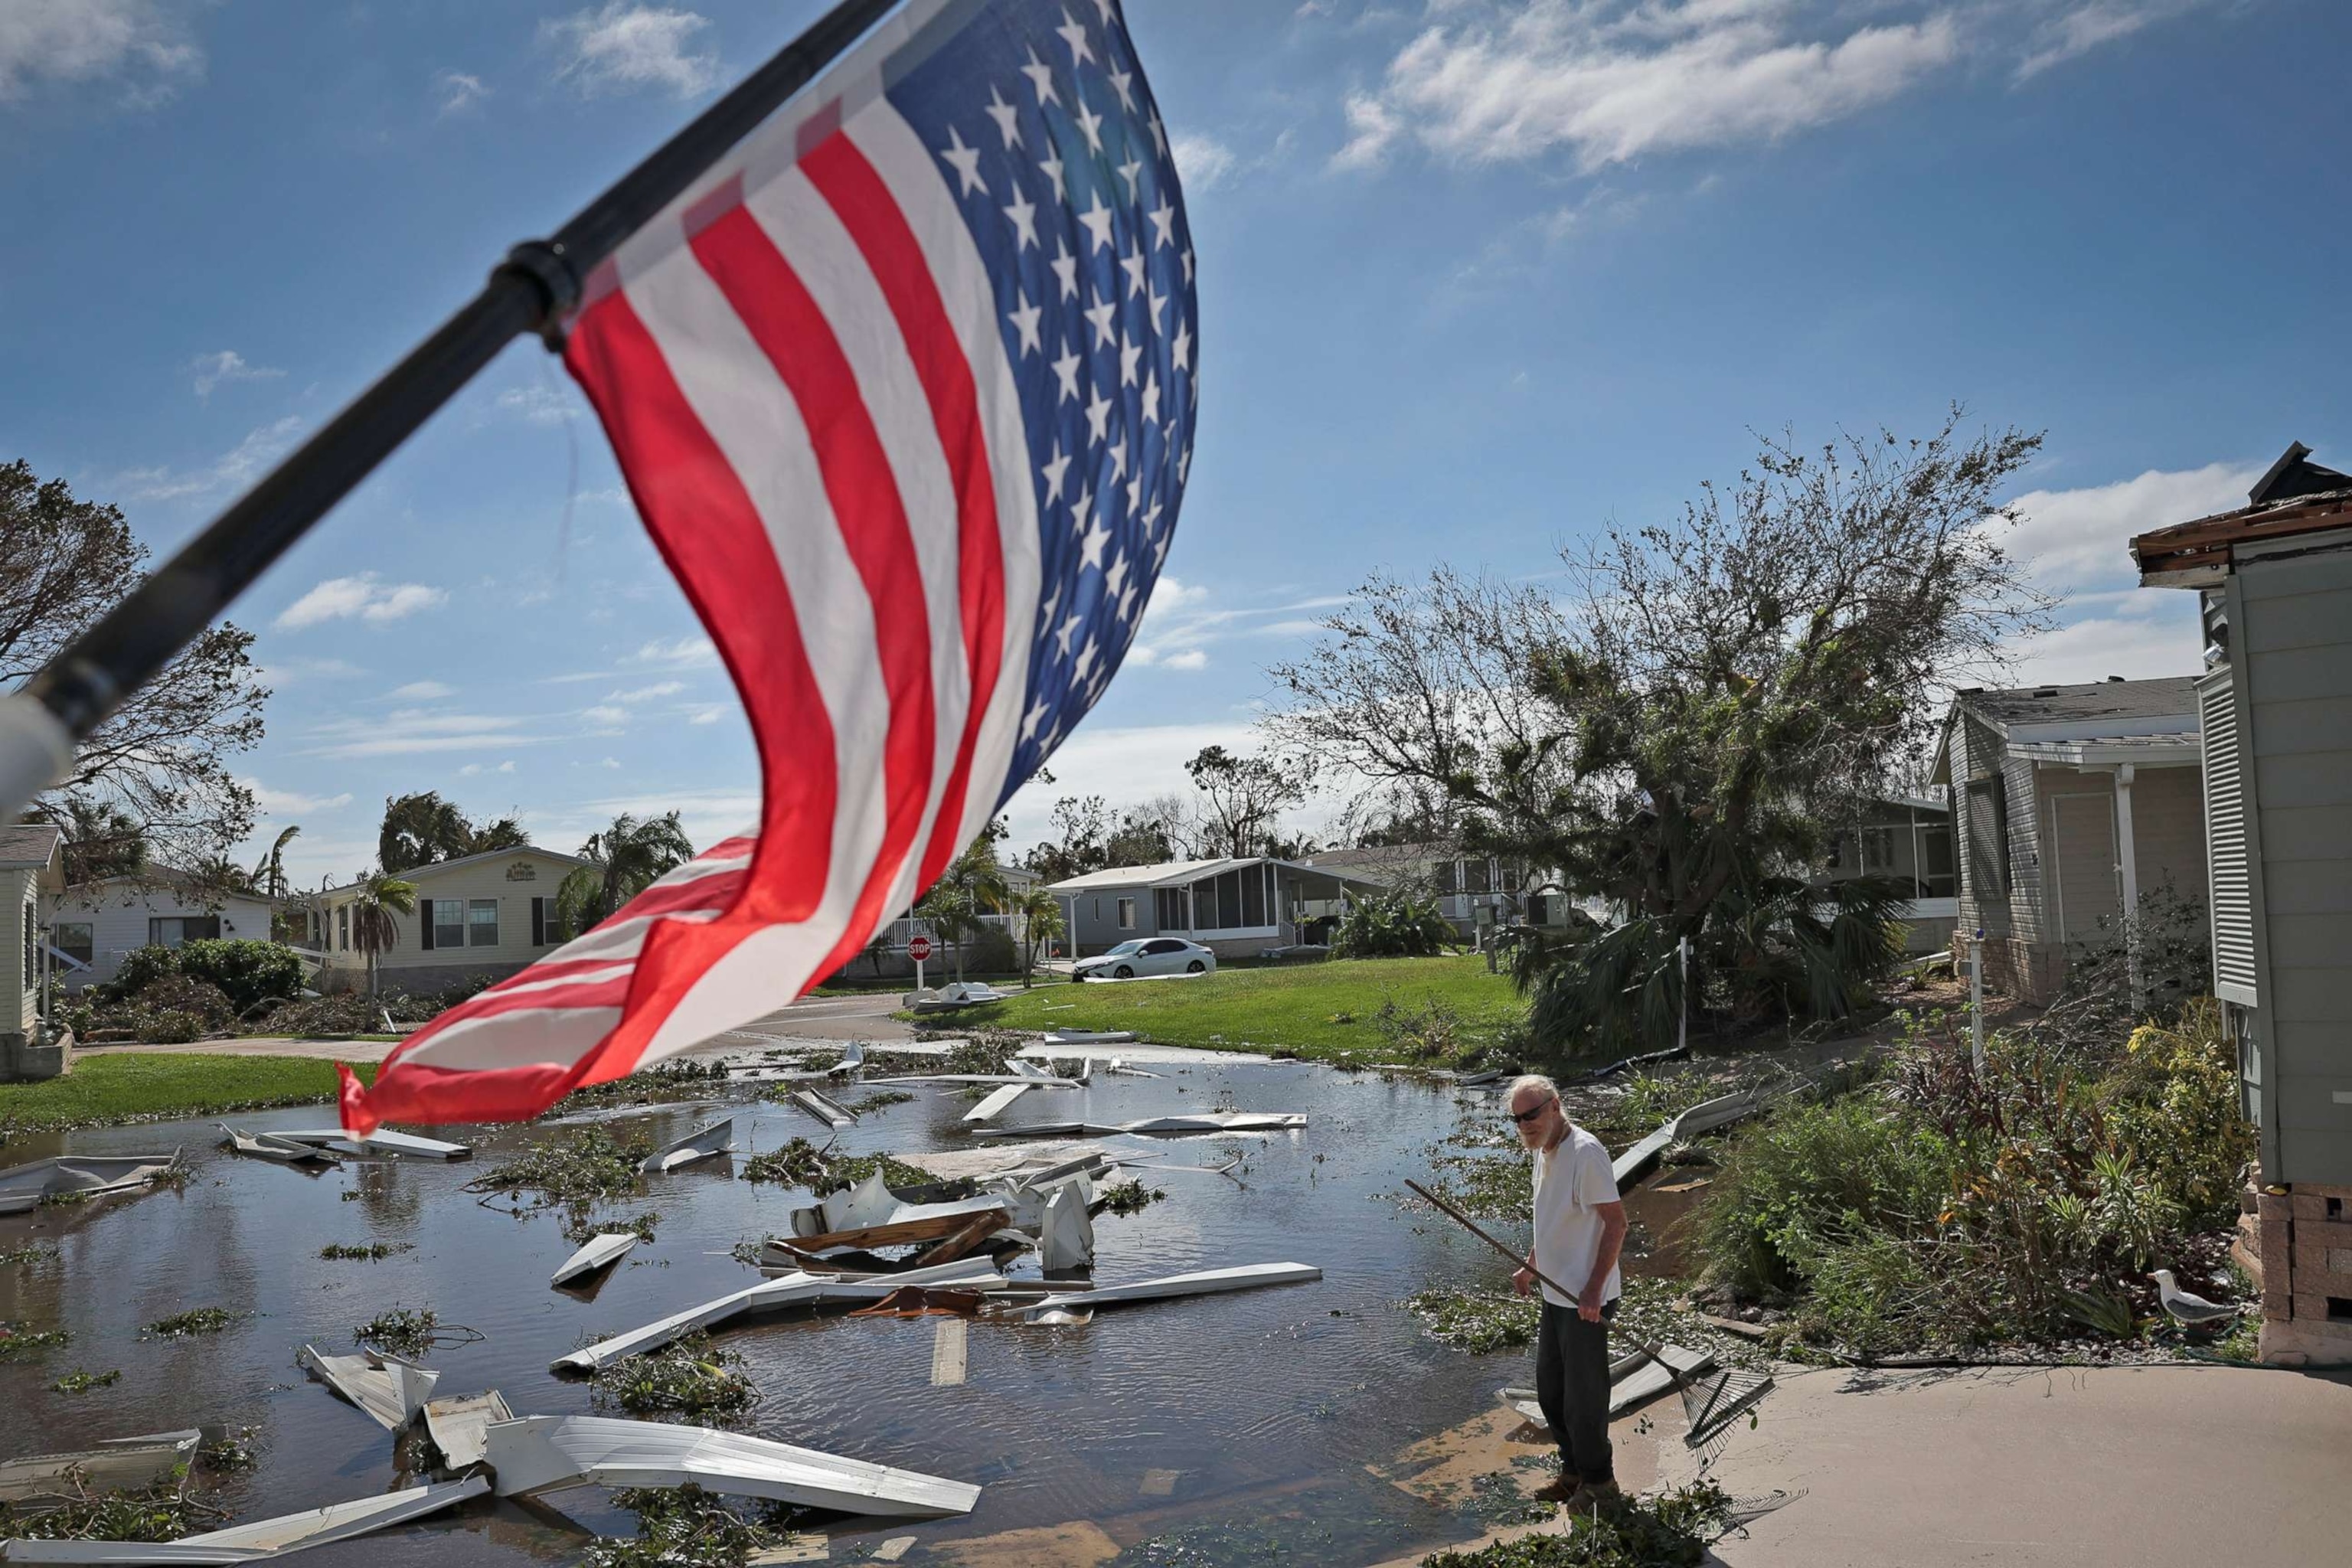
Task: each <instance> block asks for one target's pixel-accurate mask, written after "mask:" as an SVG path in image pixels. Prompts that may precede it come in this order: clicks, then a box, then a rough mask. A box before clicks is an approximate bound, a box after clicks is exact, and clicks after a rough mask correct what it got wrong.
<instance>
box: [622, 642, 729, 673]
mask: <svg viewBox="0 0 2352 1568" xmlns="http://www.w3.org/2000/svg"><path fill="white" fill-rule="evenodd" d="M621 662H622V663H623V664H651V665H661V666H666V667H667V668H672V669H695V668H702V667H704V666H707V665H715V664H717V663H718V662H719V648H718V645H716V644H715V643H713V642H712V641H711V640H710V639H709V637H672V638H669V639H667V640H664V639H663V638H660V637H656V638H655V639H654V640H653V641H651V642H649V643H646V644H645V645H644V646H642V647H639V648H638V649H637V651H636V652H635V653H633V654H631V655H629V657H628V658H625V659H623V660H622V661H621Z"/></svg>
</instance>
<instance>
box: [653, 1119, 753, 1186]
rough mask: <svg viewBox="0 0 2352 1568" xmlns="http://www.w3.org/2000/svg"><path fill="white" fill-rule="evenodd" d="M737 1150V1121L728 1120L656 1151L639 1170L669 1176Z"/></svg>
mask: <svg viewBox="0 0 2352 1568" xmlns="http://www.w3.org/2000/svg"><path fill="white" fill-rule="evenodd" d="M734 1147H735V1119H734V1118H733V1117H731V1116H724V1117H721V1118H719V1120H718V1121H712V1122H709V1123H706V1124H705V1125H703V1126H700V1127H698V1128H696V1129H695V1130H694V1131H691V1132H689V1133H688V1134H687V1135H686V1136H685V1137H683V1138H681V1139H679V1140H678V1141H677V1142H675V1143H672V1144H670V1145H668V1146H667V1148H662V1149H656V1150H655V1151H654V1152H652V1153H650V1154H648V1155H646V1157H645V1158H644V1159H643V1160H640V1161H639V1162H637V1169H638V1171H639V1172H641V1173H645V1174H646V1175H659V1174H665V1173H668V1172H671V1171H675V1170H677V1168H678V1167H679V1166H681V1165H691V1164H693V1163H695V1162H696V1161H698V1160H710V1159H716V1158H717V1157H718V1156H719V1155H721V1154H725V1153H730V1152H732V1151H733V1150H734Z"/></svg>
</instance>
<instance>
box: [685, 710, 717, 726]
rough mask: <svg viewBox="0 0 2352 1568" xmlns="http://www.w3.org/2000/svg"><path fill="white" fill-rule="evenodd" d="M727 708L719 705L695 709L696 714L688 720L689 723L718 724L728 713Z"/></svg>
mask: <svg viewBox="0 0 2352 1568" xmlns="http://www.w3.org/2000/svg"><path fill="white" fill-rule="evenodd" d="M726 712H727V710H726V709H724V708H719V707H711V708H698V709H696V710H695V711H694V716H693V717H692V718H690V719H688V720H687V722H688V723H689V724H716V723H718V722H719V720H720V719H721V718H723V717H724V716H725V715H726Z"/></svg>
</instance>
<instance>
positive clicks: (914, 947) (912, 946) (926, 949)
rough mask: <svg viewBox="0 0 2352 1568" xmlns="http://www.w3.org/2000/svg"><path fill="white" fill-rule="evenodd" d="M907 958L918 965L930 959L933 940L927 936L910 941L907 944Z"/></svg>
mask: <svg viewBox="0 0 2352 1568" xmlns="http://www.w3.org/2000/svg"><path fill="white" fill-rule="evenodd" d="M907 956H908V958H911V959H913V960H914V961H915V962H916V963H922V962H923V960H925V959H927V958H929V957H930V956H931V939H930V938H929V937H927V936H919V937H914V938H912V939H910V940H909V941H908V943H907Z"/></svg>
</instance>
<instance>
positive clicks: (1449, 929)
mask: <svg viewBox="0 0 2352 1568" xmlns="http://www.w3.org/2000/svg"><path fill="white" fill-rule="evenodd" d="M1453 945H1454V927H1453V925H1452V923H1451V922H1449V921H1447V920H1446V918H1445V917H1444V915H1441V914H1439V913H1438V912H1437V905H1436V903H1435V902H1434V901H1433V900H1429V899H1417V898H1414V897H1413V896H1412V894H1410V893H1382V894H1381V895H1380V896H1379V897H1377V898H1370V899H1366V900H1363V901H1361V902H1360V903H1358V904H1357V905H1355V906H1354V907H1353V908H1351V909H1350V910H1349V911H1348V912H1347V914H1346V915H1344V916H1343V917H1341V919H1340V921H1339V930H1338V931H1335V932H1334V933H1333V934H1332V938H1331V955H1332V956H1333V957H1334V958H1434V957H1436V956H1437V955H1438V954H1439V953H1441V952H1444V951H1445V950H1446V949H1447V948H1449V947H1452V946H1453Z"/></svg>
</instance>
